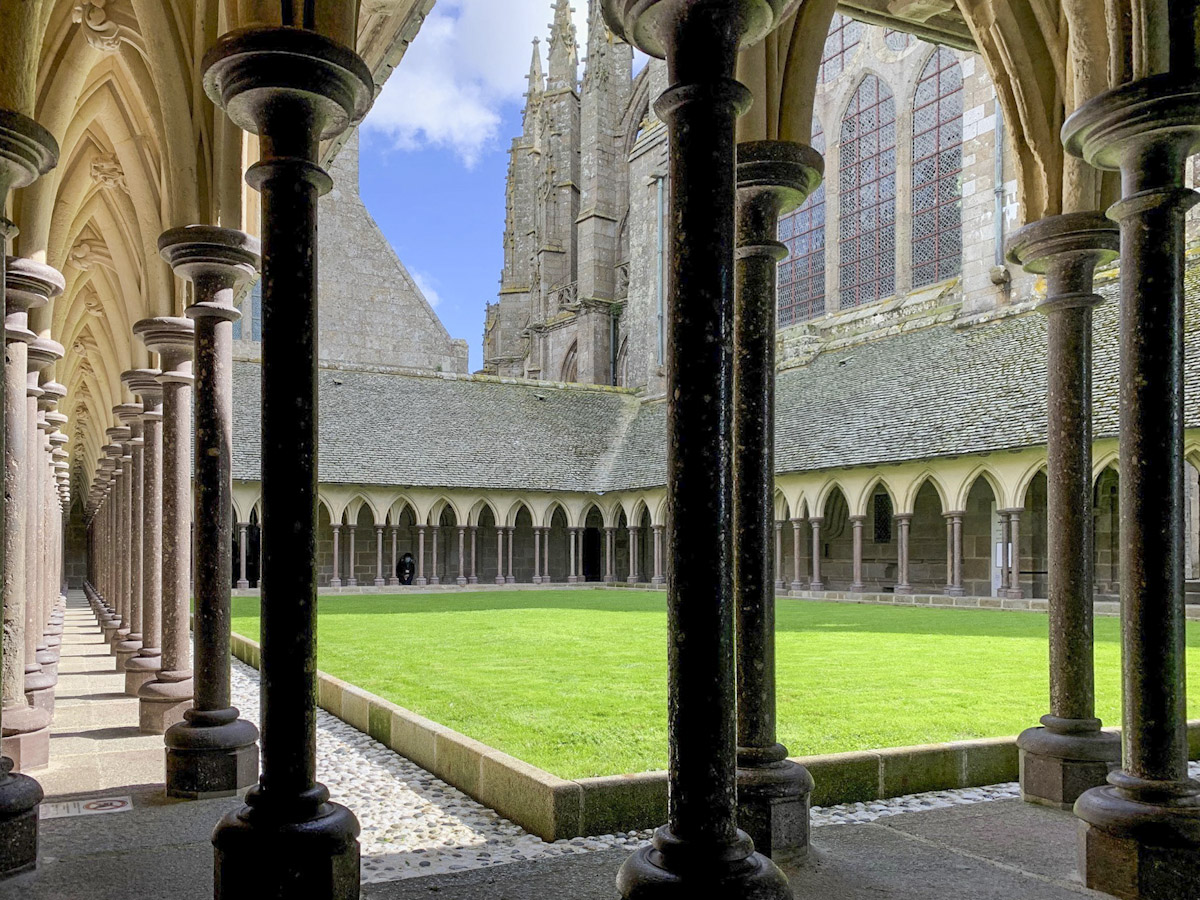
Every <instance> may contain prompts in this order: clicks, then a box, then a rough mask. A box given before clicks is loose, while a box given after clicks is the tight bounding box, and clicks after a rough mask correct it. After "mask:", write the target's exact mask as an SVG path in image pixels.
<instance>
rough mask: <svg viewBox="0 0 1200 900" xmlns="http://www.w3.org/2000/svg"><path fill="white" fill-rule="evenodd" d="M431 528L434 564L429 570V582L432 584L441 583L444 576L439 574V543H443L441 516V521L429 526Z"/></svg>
mask: <svg viewBox="0 0 1200 900" xmlns="http://www.w3.org/2000/svg"><path fill="white" fill-rule="evenodd" d="M429 530H430V531H431V532H432V534H433V553H432V555H431V562H432V564H433V565H432V567H431V569H430V572H429V583H430V584H441V583H442V576H441V575H439V574H438V571H439V566H438V545H439V544H440V543H441V536H442V523H441V520H440V516H439V521H438V522H437V523H436V524H434V525H430V526H429Z"/></svg>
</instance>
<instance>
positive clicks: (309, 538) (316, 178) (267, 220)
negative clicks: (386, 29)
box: [201, 4, 374, 900]
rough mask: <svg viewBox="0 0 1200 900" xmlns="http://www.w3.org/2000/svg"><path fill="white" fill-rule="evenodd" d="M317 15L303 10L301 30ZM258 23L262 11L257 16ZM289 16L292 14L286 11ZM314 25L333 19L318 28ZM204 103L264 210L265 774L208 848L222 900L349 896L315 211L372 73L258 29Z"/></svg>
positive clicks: (301, 41) (222, 60)
mask: <svg viewBox="0 0 1200 900" xmlns="http://www.w3.org/2000/svg"><path fill="white" fill-rule="evenodd" d="M314 6H315V4H306V6H305V10H306V12H305V16H304V18H303V19H301V18H300V17H297V23H298V24H301V25H310V26H311V22H312V20H313V18H314V13H313V12H312V10H313V8H314ZM261 8H262V9H265V8H266V7H265V6H264V7H261ZM287 9H288V10H289V15H290V10H291V9H292V7H291V6H288V7H287ZM320 18H321V21H322V24H327V23H328V22H331V21H336V22H340V21H342V20H343V17H341V16H339V15H337V14H335V13H331V12H328V11H327V12H326V14H323V16H322V17H320ZM201 68H202V70H204V73H205V74H204V84H205V90H206V92H207V93H208V95H209V97H210V98H211V99H212V100H213V101H214V102H215V103H217V104H218V105H220V106H221V107H223V108H224V109H225V111H226V112H227V114H228V115H229V116H230V117H231V118H232V119H233V122H234V124H235V125H238V126H240V127H242V128H243V129H245V130H247V131H253V132H257V133H258V134H259V146H260V149H261V159H260V160H259V162H257V163H255V165H254V166H253V167H252V168H251V169H250V171H249V172H248V173H247V180H248V181H249V183H250V184H251V186H252V187H255V188H256V189H258V190H259V191H260V192H261V195H262V234H263V238H262V240H263V246H262V252H263V262H262V267H263V277H262V284H263V297H262V309H263V334H262V337H263V341H262V347H263V364H262V383H263V409H262V454H263V459H264V460H267V461H269V464H268V465H265V466H264V467H263V476H262V480H263V485H262V489H263V500H262V527H263V542H264V544H263V546H264V549H263V566H264V575H263V585H264V587H263V592H262V670H261V671H262V718H261V722H262V760H263V771H262V776H261V779H260V781H259V784H258V785H257V786H256V787H253V788H251V789H250V792H249V793H248V794H247V795H246V805H245V806H244V807H242V808H241V809H240V810H237V811H235V812H231V813H229V814H228V815H226V816H225V818H223V819H222V820H221V822H220V824H218V825H217V827H216V829H215V831H214V832H213V845H214V846H215V848H216V865H215V868H216V874H215V884H214V892H215V895H216V896H219V897H221V898H223V900H243V898H251V897H253V898H261V897H265V896H267V897H269V896H277V897H281V896H286V895H289V894H294V893H295V890H296V886H297V885H304V886H305V887H304V888H303V890H304V891H305V893H306V894H308V895H309V896H311V897H312V898H313V900H343V898H344V900H350V898H357V897H358V896H359V892H360V889H359V844H358V833H359V826H358V822H357V820H356V819H355V818H354V815H353V813H351V812H350V811H349V810H348V809H346V808H345V807H344V806H340V805H338V804H335V803H330V802H329V792H328V791H327V790H326V789H325V788H324V787H323V786H322V785H321V784H319V783H318V782H317V780H316V694H317V689H316V688H317V686H316V670H317V667H316V650H317V647H316V631H317V569H316V544H317V502H318V501H317V269H316V264H317V259H318V246H317V198H318V196H319V195H320V194H321V193H324V192H326V191H328V190H329V189H330V188H331V179H330V178H329V176H328V175H327V174H326V173H325V171H324V170H323V169H321V167H320V166H319V165H318V162H317V160H318V152H319V147H320V141H321V139H322V138H333V137H336V136H337V135H338V134H339V133H341V132H342V131H344V130H345V128H346V127H348V126H349V125H355V124H357V123H358V122H359V121H361V120H362V117H363V116H364V115H365V114H366V111H367V109H368V107H369V106H370V103H371V100H372V98H373V95H374V83H373V80H372V78H371V73H370V70H369V69H367V67H366V65H365V64H364V63H363V61H362V60H361V59H360V58H359V57H358V56H357V55H356V54H355V53H354V52H353V50H350V49H348V48H346V47H344V46H342V45H341V44H338V43H336V42H335V41H333V40H331V39H330V38H328V37H326V36H324V35H323V34H321V33H319V32H317V31H309V30H305V29H304V28H269V27H259V28H251V29H248V30H243V31H236V32H232V33H230V34H227V35H225V36H223V37H222V38H220V39H219V40H218V42H217V44H216V45H215V46H214V47H212V48H211V49H210V50H209V51H208V53H207V54H205V57H204V60H203V62H202V64H201Z"/></svg>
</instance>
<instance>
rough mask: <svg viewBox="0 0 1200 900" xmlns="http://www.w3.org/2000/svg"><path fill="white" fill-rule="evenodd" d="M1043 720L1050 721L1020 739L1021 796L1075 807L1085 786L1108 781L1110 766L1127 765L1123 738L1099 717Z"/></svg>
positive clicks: (1061, 805) (1036, 800)
mask: <svg viewBox="0 0 1200 900" xmlns="http://www.w3.org/2000/svg"><path fill="white" fill-rule="evenodd" d="M1048 720H1049V721H1048ZM1042 722H1043V723H1047V724H1046V726H1043V727H1037V728H1027V729H1026V730H1025V731H1023V732H1021V734H1020V736H1018V738H1017V748H1018V752H1019V754H1020V766H1021V799H1023V800H1025V801H1026V802H1028V803H1038V804H1040V805H1042V806H1050V807H1053V808H1055V809H1071V808H1072V807H1074V805H1075V801H1076V800H1078V799H1079V796H1080V795H1081V794H1082V793H1083V792H1084V791H1087V790H1090V789H1091V788H1094V787H1099V786H1101V785H1103V784H1105V783H1107V781H1108V773H1109V771H1110V770H1112V769H1114V768H1116V767H1117V766H1119V765H1120V764H1121V738H1120V737H1119V736H1117V735H1115V734H1110V733H1108V732H1104V731H1101V730H1100V720H1099V719H1089V720H1064V719H1055V718H1054V717H1053V716H1043V717H1042ZM1047 726H1048V727H1047ZM1068 729H1071V730H1068Z"/></svg>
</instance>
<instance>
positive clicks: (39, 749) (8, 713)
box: [0, 706, 50, 852]
mask: <svg viewBox="0 0 1200 900" xmlns="http://www.w3.org/2000/svg"><path fill="white" fill-rule="evenodd" d="M0 754H2V755H3V756H6V757H8V758H9V759H10V760H12V767H13V769H15V770H16V771H18V772H31V771H33V770H34V769H44V768H45V767H46V766H48V765H50V714H49V713H47V712H46V711H45V710H44V709H36V708H34V707H32V706H15V707H10V708H8V709H5V710H4V737H3V739H0ZM0 852H2V848H0Z"/></svg>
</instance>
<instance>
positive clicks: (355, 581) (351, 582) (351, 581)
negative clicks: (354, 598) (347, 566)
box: [346, 578, 358, 587]
mask: <svg viewBox="0 0 1200 900" xmlns="http://www.w3.org/2000/svg"><path fill="white" fill-rule="evenodd" d="M346 587H358V579H357V578H348V579H346Z"/></svg>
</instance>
